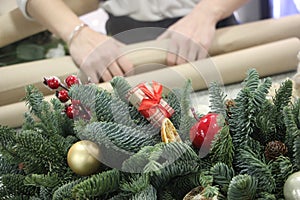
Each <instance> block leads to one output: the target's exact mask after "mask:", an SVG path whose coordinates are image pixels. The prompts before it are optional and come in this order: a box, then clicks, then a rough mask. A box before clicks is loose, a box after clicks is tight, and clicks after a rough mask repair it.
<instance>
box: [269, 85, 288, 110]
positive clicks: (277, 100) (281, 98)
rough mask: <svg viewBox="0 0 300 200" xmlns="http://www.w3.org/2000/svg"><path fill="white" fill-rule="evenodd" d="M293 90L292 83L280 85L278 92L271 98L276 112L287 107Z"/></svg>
mask: <svg viewBox="0 0 300 200" xmlns="http://www.w3.org/2000/svg"><path fill="white" fill-rule="evenodd" d="M292 90H293V82H292V81H291V80H286V81H284V82H283V83H281V85H280V87H279V89H278V91H276V93H275V96H274V97H273V102H274V105H275V106H276V108H277V110H278V111H280V110H282V109H283V108H284V107H286V106H288V105H289V104H290V102H291V97H292Z"/></svg>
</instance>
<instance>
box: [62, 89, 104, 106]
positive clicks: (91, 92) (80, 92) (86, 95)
mask: <svg viewBox="0 0 300 200" xmlns="http://www.w3.org/2000/svg"><path fill="white" fill-rule="evenodd" d="M100 93H101V92H100V88H99V87H98V86H97V85H94V84H88V85H81V84H75V85H72V87H71V88H70V89H69V92H68V95H69V97H70V98H71V99H72V100H79V101H80V103H81V104H82V105H83V106H85V107H87V108H90V109H91V110H95V107H96V105H95V104H96V99H97V97H98V96H99V95H100Z"/></svg>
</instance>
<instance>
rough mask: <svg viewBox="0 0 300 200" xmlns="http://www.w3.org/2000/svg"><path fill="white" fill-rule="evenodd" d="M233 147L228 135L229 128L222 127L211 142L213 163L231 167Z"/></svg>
mask: <svg viewBox="0 0 300 200" xmlns="http://www.w3.org/2000/svg"><path fill="white" fill-rule="evenodd" d="M233 155H234V146H233V144H232V138H231V135H230V133H229V126H227V125H226V126H223V128H222V129H221V130H220V131H219V133H218V134H216V135H215V138H214V140H213V142H212V149H211V160H212V162H213V163H217V162H223V163H225V164H226V165H228V166H229V167H231V166H232V161H233Z"/></svg>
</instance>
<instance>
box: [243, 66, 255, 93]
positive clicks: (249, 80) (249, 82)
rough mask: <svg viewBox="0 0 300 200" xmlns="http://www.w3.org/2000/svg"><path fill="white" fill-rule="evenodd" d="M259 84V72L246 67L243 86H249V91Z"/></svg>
mask: <svg viewBox="0 0 300 200" xmlns="http://www.w3.org/2000/svg"><path fill="white" fill-rule="evenodd" d="M258 85H259V74H258V72H257V71H256V69H254V68H252V69H248V70H247V74H246V78H245V80H244V81H243V82H242V87H243V88H249V90H250V91H255V90H256V89H257V87H258Z"/></svg>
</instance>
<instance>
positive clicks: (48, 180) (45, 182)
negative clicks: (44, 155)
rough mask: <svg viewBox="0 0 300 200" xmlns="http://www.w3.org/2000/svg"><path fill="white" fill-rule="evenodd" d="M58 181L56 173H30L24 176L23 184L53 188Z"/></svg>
mask: <svg viewBox="0 0 300 200" xmlns="http://www.w3.org/2000/svg"><path fill="white" fill-rule="evenodd" d="M59 183H60V178H59V177H58V174H49V173H48V174H47V175H44V174H31V175H28V176H26V177H25V179H24V184H25V185H32V186H36V187H41V186H43V187H49V188H54V187H56V186H57V185H58V184H59Z"/></svg>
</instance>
